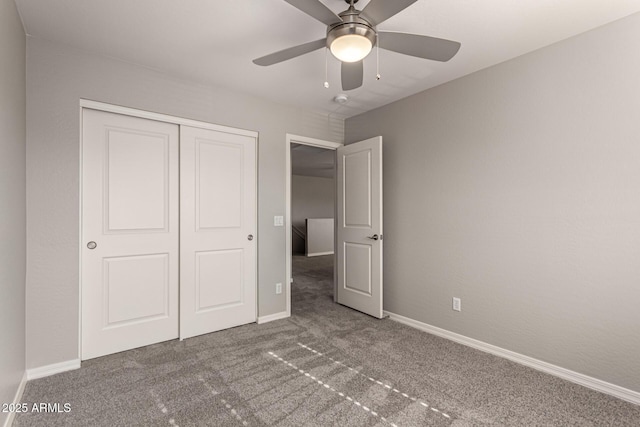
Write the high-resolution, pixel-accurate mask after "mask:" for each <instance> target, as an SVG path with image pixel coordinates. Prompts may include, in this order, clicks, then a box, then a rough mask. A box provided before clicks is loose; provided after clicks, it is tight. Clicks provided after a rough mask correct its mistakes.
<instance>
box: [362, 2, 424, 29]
mask: <svg viewBox="0 0 640 427" xmlns="http://www.w3.org/2000/svg"><path fill="white" fill-rule="evenodd" d="M417 1H418V0H371V1H370V2H369V4H367V5H366V6H365V7H364V9H362V13H361V15H364V17H365V19H367V21H369V22H371V23H372V24H373V25H378V24H380V23H382V22H383V21H386V20H387V19H389V18H391V17H392V16H393V15H395V14H396V13H398V12H401V11H403V10H405V9H406V8H408V7H409V6H411V5H412V4H414V3H415V2H417Z"/></svg>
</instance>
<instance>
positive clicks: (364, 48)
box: [329, 34, 373, 62]
mask: <svg viewBox="0 0 640 427" xmlns="http://www.w3.org/2000/svg"><path fill="white" fill-rule="evenodd" d="M372 48H373V44H372V43H371V40H369V39H368V38H367V37H364V36H361V35H359V34H346V35H343V36H340V37H338V38H336V39H335V40H334V41H333V42H332V43H331V46H330V47H329V49H330V50H331V53H332V54H333V56H335V57H336V58H338V59H339V60H340V61H342V62H358V61H362V60H363V59H364V58H366V57H367V55H369V53H370V52H371V49H372Z"/></svg>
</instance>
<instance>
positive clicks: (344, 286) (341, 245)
mask: <svg viewBox="0 0 640 427" xmlns="http://www.w3.org/2000/svg"><path fill="white" fill-rule="evenodd" d="M337 157H338V162H337V183H338V194H337V196H338V197H337V211H338V216H337V224H336V227H337V233H336V234H337V241H336V246H337V248H336V250H337V257H336V258H337V263H338V268H337V270H338V271H337V275H338V286H337V288H338V290H337V302H338V303H340V304H342V305H346V306H347V307H351V308H353V309H356V310H358V311H361V312H363V313H366V314H369V315H371V316H374V317H377V318H379V319H380V318H382V317H383V316H382V137H381V136H378V137H375V138H371V139H368V140H366V141H361V142H357V143H355V144H350V145H347V146H344V147H340V148H338V149H337Z"/></svg>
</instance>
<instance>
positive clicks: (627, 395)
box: [385, 311, 640, 405]
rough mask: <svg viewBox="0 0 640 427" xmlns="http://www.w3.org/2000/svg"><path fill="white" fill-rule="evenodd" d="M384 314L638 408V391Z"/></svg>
mask: <svg viewBox="0 0 640 427" xmlns="http://www.w3.org/2000/svg"><path fill="white" fill-rule="evenodd" d="M385 314H388V315H389V317H390V319H391V320H395V321H396V322H399V323H404V324H405V325H408V326H412V327H414V328H416V329H420V330H422V331H425V332H428V333H430V334H433V335H437V336H439V337H442V338H446V339H448V340H451V341H455V342H457V343H459V344H463V345H466V346H468V347H472V348H475V349H477V350H481V351H484V352H486V353H491V354H493V355H496V356H499V357H503V358H505V359H509V360H511V361H513V362H516V363H519V364H521V365H524V366H528V367H530V368H533V369H536V370H538V371H542V372H545V373H547V374H550V375H554V376H556V377H559V378H562V379H564V380H567V381H571V382H572V383H576V384H579V385H581V386H584V387H588V388H590V389H593V390H596V391H599V392H601V393H605V394H608V395H610V396H614V397H617V398H619V399H622V400H626V401H627V402H631V403H635V404H636V405H640V392H637V391H634V390H629V389H628V388H624V387H620V386H618V385H615V384H611V383H608V382H606V381H602V380H599V379H597V378H593V377H590V376H588V375H584V374H581V373H579V372H575V371H571V370H569V369H566V368H562V367H560V366H556V365H552V364H551V363H547V362H543V361H542V360H538V359H534V358H533V357H529V356H525V355H524V354H520V353H516V352H513V351H510V350H506V349H504V348H500V347H497V346H495V345H492V344H488V343H486V342H483V341H478V340H476V339H473V338H469V337H466V336H464V335H460V334H456V333H455V332H450V331H447V330H446V329H441V328H438V327H436V326H432V325H429V324H427V323H423V322H420V321H418V320H414V319H410V318H408V317H404V316H400V315H399V314H395V313H391V312H388V311H385Z"/></svg>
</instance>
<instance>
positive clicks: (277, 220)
mask: <svg viewBox="0 0 640 427" xmlns="http://www.w3.org/2000/svg"><path fill="white" fill-rule="evenodd" d="M273 225H274V226H276V227H283V226H284V217H283V216H282V215H276V216H274V217H273Z"/></svg>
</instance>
